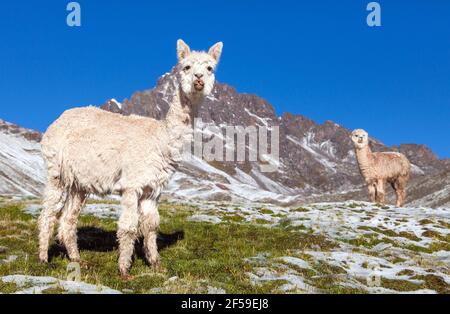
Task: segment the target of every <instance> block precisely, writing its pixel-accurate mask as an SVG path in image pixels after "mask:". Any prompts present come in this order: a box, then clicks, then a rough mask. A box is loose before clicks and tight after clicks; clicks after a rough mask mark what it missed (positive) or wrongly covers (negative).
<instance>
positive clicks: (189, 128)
mask: <svg viewBox="0 0 450 314" xmlns="http://www.w3.org/2000/svg"><path fill="white" fill-rule="evenodd" d="M199 105H200V99H199V100H198V101H192V100H190V99H189V98H188V97H187V96H186V95H185V94H184V93H183V92H182V91H181V90H180V89H179V88H178V89H177V90H176V93H175V95H174V97H173V99H172V104H171V106H170V108H169V111H168V112H167V116H166V120H165V124H166V130H167V134H168V140H169V141H168V142H169V155H170V158H171V159H172V160H173V161H180V159H181V153H182V150H183V148H184V145H191V142H192V136H193V130H194V117H195V116H196V114H197V108H198V106H199Z"/></svg>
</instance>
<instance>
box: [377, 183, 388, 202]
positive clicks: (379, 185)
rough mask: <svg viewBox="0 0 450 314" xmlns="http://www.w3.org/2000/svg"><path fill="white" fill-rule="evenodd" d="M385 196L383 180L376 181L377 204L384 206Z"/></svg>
mask: <svg viewBox="0 0 450 314" xmlns="http://www.w3.org/2000/svg"><path fill="white" fill-rule="evenodd" d="M385 195H386V192H385V190H384V180H378V182H377V197H378V202H379V203H380V204H381V205H384V204H385V202H386V201H385Z"/></svg>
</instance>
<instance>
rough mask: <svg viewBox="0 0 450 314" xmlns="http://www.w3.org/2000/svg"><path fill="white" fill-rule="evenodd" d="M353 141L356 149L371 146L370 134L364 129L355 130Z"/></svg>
mask: <svg viewBox="0 0 450 314" xmlns="http://www.w3.org/2000/svg"><path fill="white" fill-rule="evenodd" d="M351 139H352V141H353V144H354V145H355V147H356V148H364V147H366V146H367V145H369V134H367V132H366V131H364V130H362V129H357V130H354V131H353V132H352V135H351Z"/></svg>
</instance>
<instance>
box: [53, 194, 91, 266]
mask: <svg viewBox="0 0 450 314" xmlns="http://www.w3.org/2000/svg"><path fill="white" fill-rule="evenodd" d="M84 200H85V194H84V193H82V192H81V193H80V192H75V191H74V192H72V193H71V194H70V197H69V200H68V205H67V206H66V208H65V209H64V212H63V214H62V216H61V218H60V220H59V221H60V224H59V232H58V238H59V239H60V241H61V242H62V243H63V244H64V246H65V247H66V250H67V254H68V255H69V258H70V260H71V261H73V262H79V261H80V253H79V251H78V245H77V223H78V217H79V215H80V212H81V207H82V206H83V203H84Z"/></svg>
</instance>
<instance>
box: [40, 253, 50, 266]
mask: <svg viewBox="0 0 450 314" xmlns="http://www.w3.org/2000/svg"><path fill="white" fill-rule="evenodd" d="M39 262H41V263H43V264H48V254H39Z"/></svg>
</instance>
